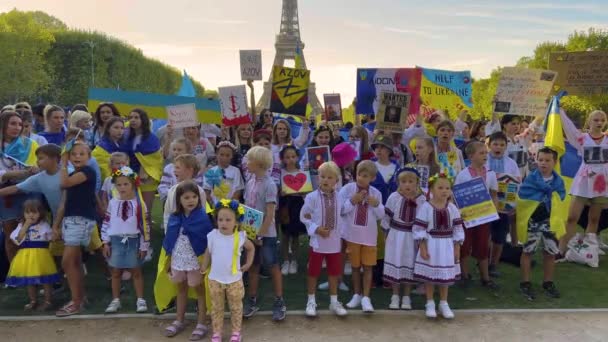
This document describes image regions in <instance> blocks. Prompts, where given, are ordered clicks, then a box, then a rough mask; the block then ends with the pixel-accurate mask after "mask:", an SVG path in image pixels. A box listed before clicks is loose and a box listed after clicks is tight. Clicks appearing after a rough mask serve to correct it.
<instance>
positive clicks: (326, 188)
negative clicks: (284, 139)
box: [300, 162, 347, 317]
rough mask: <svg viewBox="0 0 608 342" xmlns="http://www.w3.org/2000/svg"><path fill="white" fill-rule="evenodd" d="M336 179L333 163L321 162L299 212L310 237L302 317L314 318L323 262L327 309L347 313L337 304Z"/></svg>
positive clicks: (339, 271) (339, 218) (338, 219)
mask: <svg viewBox="0 0 608 342" xmlns="http://www.w3.org/2000/svg"><path fill="white" fill-rule="evenodd" d="M339 177H340V169H339V168H338V166H337V165H336V164H335V163H334V162H326V163H323V164H322V165H321V166H320V167H319V189H318V190H316V191H314V192H312V193H310V194H308V195H307V196H306V199H305V201H304V206H303V207H302V211H301V212H300V220H301V221H302V222H303V223H304V224H305V225H306V230H307V231H308V235H309V236H310V249H309V251H308V303H307V304H306V315H307V316H311V317H314V316H316V315H317V302H316V299H315V292H316V287H317V280H318V278H319V275H321V266H322V264H323V261H324V260H325V262H326V263H327V274H328V276H327V277H328V280H329V296H330V305H329V310H331V311H332V312H333V313H335V314H336V315H337V316H345V315H346V314H347V312H346V310H345V309H344V307H343V306H342V303H340V302H339V301H338V282H339V278H340V276H341V275H342V268H343V264H342V239H341V234H340V231H341V226H342V216H341V215H340V212H339V209H340V206H339V202H338V196H337V193H336V189H335V188H336V184H337V183H338V178H339Z"/></svg>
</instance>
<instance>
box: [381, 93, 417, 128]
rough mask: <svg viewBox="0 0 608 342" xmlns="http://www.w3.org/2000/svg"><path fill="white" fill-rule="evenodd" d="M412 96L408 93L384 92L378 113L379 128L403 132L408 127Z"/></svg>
mask: <svg viewBox="0 0 608 342" xmlns="http://www.w3.org/2000/svg"><path fill="white" fill-rule="evenodd" d="M410 101H411V96H410V94H407V93H391V92H384V93H382V95H381V99H380V108H378V114H377V115H376V121H377V122H378V125H377V129H380V130H384V131H385V132H397V133H401V132H403V130H404V129H405V128H406V127H407V116H408V113H409V108H410Z"/></svg>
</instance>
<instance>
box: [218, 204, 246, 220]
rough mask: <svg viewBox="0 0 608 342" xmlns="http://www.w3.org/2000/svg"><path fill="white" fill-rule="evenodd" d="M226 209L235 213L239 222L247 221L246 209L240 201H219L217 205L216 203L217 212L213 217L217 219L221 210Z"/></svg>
mask: <svg viewBox="0 0 608 342" xmlns="http://www.w3.org/2000/svg"><path fill="white" fill-rule="evenodd" d="M224 208H226V209H230V210H232V211H234V213H235V215H236V221H237V222H239V223H240V222H243V220H244V219H245V208H244V207H243V206H242V205H241V204H240V203H239V202H238V201H235V200H229V199H221V200H219V201H217V203H215V212H214V214H213V215H214V216H215V217H216V218H217V214H218V212H219V211H220V209H224Z"/></svg>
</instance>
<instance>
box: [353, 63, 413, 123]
mask: <svg viewBox="0 0 608 342" xmlns="http://www.w3.org/2000/svg"><path fill="white" fill-rule="evenodd" d="M420 77H421V69H414V68H400V69H357V108H356V112H357V114H376V113H378V108H379V107H380V94H382V93H383V92H399V93H408V94H410V96H411V100H410V107H409V112H408V114H409V117H408V123H410V124H411V123H413V122H414V121H416V114H418V110H419V108H420Z"/></svg>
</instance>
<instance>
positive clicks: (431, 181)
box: [429, 171, 454, 186]
mask: <svg viewBox="0 0 608 342" xmlns="http://www.w3.org/2000/svg"><path fill="white" fill-rule="evenodd" d="M438 179H447V180H448V182H450V185H452V184H454V178H453V177H451V176H450V175H449V174H448V173H447V172H445V171H441V172H439V173H436V174H434V175H432V176H431V177H429V185H430V186H433V184H435V182H436V181H437V180H438Z"/></svg>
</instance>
